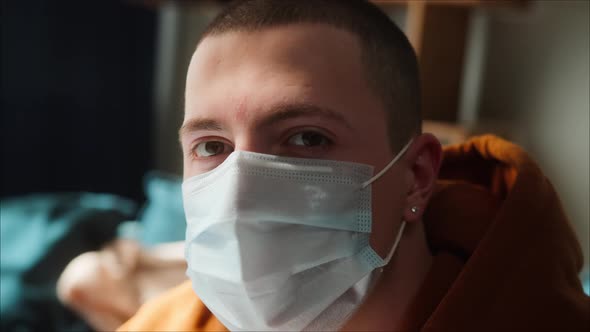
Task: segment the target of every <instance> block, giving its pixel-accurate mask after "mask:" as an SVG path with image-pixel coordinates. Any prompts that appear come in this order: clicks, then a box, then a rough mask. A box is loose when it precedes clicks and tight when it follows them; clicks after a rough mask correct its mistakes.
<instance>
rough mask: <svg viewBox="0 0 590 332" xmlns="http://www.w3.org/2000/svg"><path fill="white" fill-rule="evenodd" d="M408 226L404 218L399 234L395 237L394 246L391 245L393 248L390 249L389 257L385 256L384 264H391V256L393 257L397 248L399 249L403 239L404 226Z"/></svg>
mask: <svg viewBox="0 0 590 332" xmlns="http://www.w3.org/2000/svg"><path fill="white" fill-rule="evenodd" d="M405 227H406V221H405V220H402V223H401V225H400V226H399V231H398V232H397V235H396V237H395V242H393V247H391V250H390V251H389V254H387V257H385V259H384V262H385V264H384V265H387V264H389V261H390V260H391V257H393V254H394V253H395V250H396V249H397V246H398V245H399V242H400V240H401V239H402V234H403V233H404V228H405Z"/></svg>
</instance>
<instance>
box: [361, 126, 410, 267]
mask: <svg viewBox="0 0 590 332" xmlns="http://www.w3.org/2000/svg"><path fill="white" fill-rule="evenodd" d="M413 141H414V139H413V138H412V139H411V140H410V141H409V142H408V143H407V144H406V145H405V146H404V147H403V148H402V149H401V150H400V151H399V152H398V154H397V155H396V156H395V157H394V158H393V159H392V160H391V161H390V162H389V163H388V164H387V165H386V166H385V167H384V168H383V169H382V170H381V172H379V173H377V175H375V176H373V177H372V178H370V179H369V180H367V181H365V182H363V183H362V185H361V189H364V188H366V187H367V186H368V185H370V184H371V183H373V182H374V181H375V180H377V179H379V178H380V177H381V176H383V174H385V172H387V171H388V170H389V169H390V168H391V167H392V166H393V165H394V164H395V163H396V162H397V161H398V160H399V159H400V158H401V157H403V155H404V154H405V153H406V151H407V150H408V149H409V148H410V146H411V145H412V142H413ZM405 227H406V221H405V220H402V223H401V225H400V226H399V231H398V232H397V235H396V237H395V241H394V242H393V246H392V247H391V250H390V251H389V254H387V257H385V259H384V260H383V262H384V264H383V266H385V265H387V264H389V261H391V258H392V257H393V254H394V253H395V250H396V249H397V246H398V245H399V242H400V240H401V239H402V234H403V233H404V228H405Z"/></svg>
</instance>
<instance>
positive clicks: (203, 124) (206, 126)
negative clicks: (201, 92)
mask: <svg viewBox="0 0 590 332" xmlns="http://www.w3.org/2000/svg"><path fill="white" fill-rule="evenodd" d="M300 117H323V118H328V119H330V120H333V121H336V122H338V123H339V124H340V125H342V126H344V127H346V128H347V129H349V130H353V127H352V126H351V125H350V123H349V122H348V121H346V119H345V118H344V117H343V116H342V115H341V114H340V113H338V112H336V111H334V110H331V109H328V108H323V107H319V106H316V105H313V104H308V103H289V104H278V105H275V106H273V107H272V108H271V109H270V111H268V112H267V113H266V114H264V115H263V117H262V119H260V120H258V121H256V122H255V127H256V128H264V127H270V126H273V125H275V124H277V123H279V122H283V121H286V120H289V119H294V118H300ZM199 130H210V131H221V130H223V126H222V125H221V123H219V122H218V121H216V120H213V119H206V118H195V119H191V120H189V121H188V122H187V123H185V124H183V125H182V127H180V130H179V131H178V134H179V137H180V138H182V136H184V135H186V134H188V133H190V132H195V131H199Z"/></svg>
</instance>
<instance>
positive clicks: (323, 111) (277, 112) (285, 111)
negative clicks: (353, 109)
mask: <svg viewBox="0 0 590 332" xmlns="http://www.w3.org/2000/svg"><path fill="white" fill-rule="evenodd" d="M304 116H308V117H312V116H315V117H323V118H328V119H330V120H333V121H336V122H338V123H340V125H343V126H345V127H347V128H348V129H350V130H352V129H353V128H352V126H351V125H350V123H348V121H346V119H345V118H344V117H343V116H342V115H341V114H340V113H338V112H336V111H333V110H331V109H328V108H323V107H319V106H316V105H313V104H307V103H295V104H293V103H290V104H278V105H276V106H274V107H272V108H271V110H270V111H269V112H268V113H267V114H266V115H265V116H264V117H263V118H262V119H261V120H260V121H259V122H258V123H257V124H256V126H257V127H259V128H262V127H269V126H272V125H275V124H277V123H279V122H282V121H285V120H289V119H293V118H299V117H304Z"/></svg>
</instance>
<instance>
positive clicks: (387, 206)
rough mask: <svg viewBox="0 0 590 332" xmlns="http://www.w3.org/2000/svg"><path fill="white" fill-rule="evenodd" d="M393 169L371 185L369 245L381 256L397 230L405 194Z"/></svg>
mask: <svg viewBox="0 0 590 332" xmlns="http://www.w3.org/2000/svg"><path fill="white" fill-rule="evenodd" d="M394 170H395V167H393V168H392V169H391V170H390V172H388V173H387V174H385V175H384V176H383V177H381V178H380V179H378V180H377V181H375V182H374V183H373V187H372V200H373V204H372V209H373V224H372V232H371V246H372V247H373V249H375V251H376V252H377V253H378V254H379V256H381V257H382V258H385V257H386V256H387V254H388V253H389V250H391V246H392V245H393V241H394V239H395V236H396V235H397V232H398V231H399V226H400V224H401V219H402V215H403V207H404V202H405V196H406V195H405V190H404V188H403V186H402V184H401V181H398V180H397V179H399V178H401V177H400V176H396V175H398V174H393V173H392V172H391V171H394Z"/></svg>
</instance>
